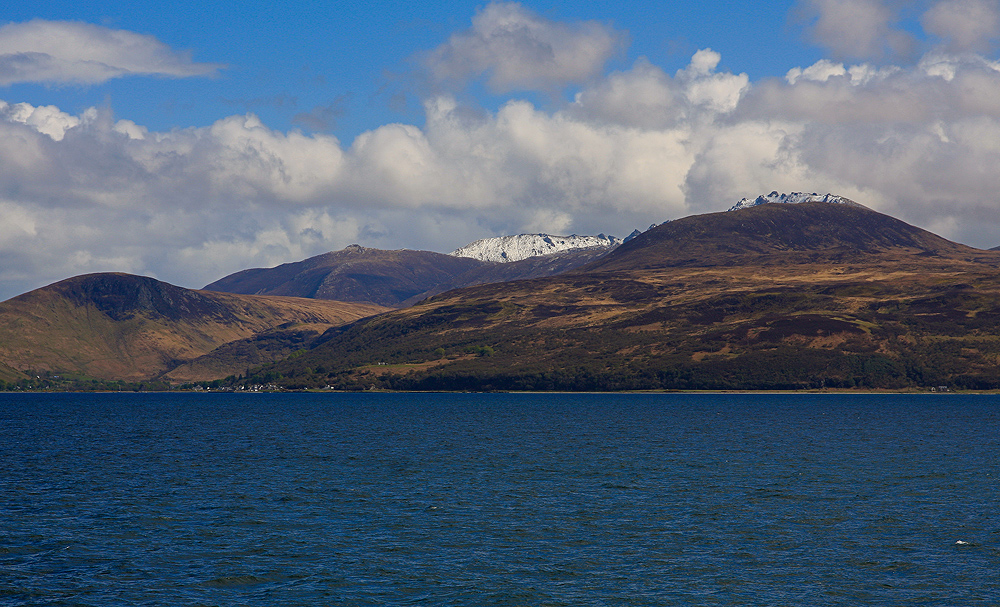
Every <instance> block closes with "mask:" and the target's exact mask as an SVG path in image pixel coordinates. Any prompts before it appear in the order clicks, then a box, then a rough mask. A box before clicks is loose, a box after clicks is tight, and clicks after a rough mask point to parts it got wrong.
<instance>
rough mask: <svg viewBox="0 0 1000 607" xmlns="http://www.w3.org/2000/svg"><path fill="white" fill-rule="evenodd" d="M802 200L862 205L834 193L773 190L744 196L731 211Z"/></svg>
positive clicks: (794, 202) (796, 202)
mask: <svg viewBox="0 0 1000 607" xmlns="http://www.w3.org/2000/svg"><path fill="white" fill-rule="evenodd" d="M802 202H829V203H831V204H848V205H853V206H861V205H859V204H858V203H856V202H854V201H853V200H850V199H847V198H844V197H843V196H836V195H834V194H817V193H816V192H813V193H811V194H807V193H805V192H792V193H791V194H779V193H777V192H771V193H770V194H768V195H767V196H758V197H757V198H753V199H750V198H743V199H742V200H740V201H739V202H737V203H736V204H735V205H733V208H731V209H729V210H730V211H739V210H742V209H749V208H750V207H755V206H758V205H762V204H799V203H802Z"/></svg>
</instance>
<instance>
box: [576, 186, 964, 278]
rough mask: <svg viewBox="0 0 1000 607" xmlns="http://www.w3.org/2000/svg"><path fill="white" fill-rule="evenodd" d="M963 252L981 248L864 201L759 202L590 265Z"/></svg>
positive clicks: (637, 266)
mask: <svg viewBox="0 0 1000 607" xmlns="http://www.w3.org/2000/svg"><path fill="white" fill-rule="evenodd" d="M744 200H745V199H744ZM968 251H978V249H971V248H970V247H966V246H964V245H960V244H957V243H954V242H951V241H949V240H946V239H944V238H941V237H940V236H937V235H935V234H932V233H930V232H928V231H926V230H922V229H920V228H917V227H914V226H912V225H909V224H907V223H905V222H903V221H900V220H898V219H895V218H893V217H890V216H888V215H883V214H881V213H876V212H875V211H872V210H870V209H868V208H866V207H863V206H861V205H857V204H852V205H846V204H828V203H822V202H803V203H799V204H795V205H789V204H765V205H758V206H753V207H746V208H745V209H743V210H740V211H739V212H731V211H729V212H723V213H710V214H706V215H694V216H691V217H686V218H683V219H678V220H675V221H671V222H667V223H665V224H662V225H660V226H657V227H656V228H654V229H652V230H649V231H647V232H645V233H643V234H642V236H640V237H638V238H635V239H633V240H632V241H630V242H628V243H625V244H623V245H622V246H620V247H619V248H618V249H616V250H615V251H614V252H613V253H611V254H609V255H607V256H605V257H603V258H601V259H600V260H599V261H597V262H595V263H593V264H591V265H590V266H587V269H590V270H603V271H610V270H642V269H654V268H665V267H684V266H687V267H713V266H726V265H768V266H769V265H785V264H789V263H811V262H819V261H826V262H830V263H838V262H846V261H851V260H863V259H866V258H868V257H870V256H872V255H885V254H888V253H894V254H898V255H907V254H920V255H924V256H928V255H931V256H933V255H941V254H948V253H958V252H968Z"/></svg>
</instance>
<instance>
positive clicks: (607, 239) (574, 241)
mask: <svg viewBox="0 0 1000 607" xmlns="http://www.w3.org/2000/svg"><path fill="white" fill-rule="evenodd" d="M621 243H622V239H620V238H616V237H614V236H605V235H604V234H598V235H597V236H577V235H576V234H571V235H570V236H553V235H551V234H518V235H516V236H498V237H496V238H483V239H482V240H477V241H475V242H472V243H469V244H467V245H465V246H464V247H461V248H459V249H456V250H454V251H452V252H451V253H449V255H452V256H454V257H471V258H473V259H478V260H480V261H492V262H500V263H506V262H512V261H521V260H522V259H528V258H529V257H539V256H541V255H551V254H553V253H561V252H563V251H572V250H577V249H613V248H615V247H617V246H618V245H620V244H621Z"/></svg>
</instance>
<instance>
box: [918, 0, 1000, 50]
mask: <svg viewBox="0 0 1000 607" xmlns="http://www.w3.org/2000/svg"><path fill="white" fill-rule="evenodd" d="M998 4H1000V3H998V2H997V1H996V0H944V1H942V2H938V3H936V4H934V5H933V6H932V7H931V8H930V9H929V10H928V11H927V12H926V13H924V15H923V17H922V18H921V23H922V24H923V27H924V30H926V31H927V32H929V33H931V34H933V35H935V36H938V37H939V38H941V39H942V40H944V41H945V43H946V45H947V47H948V50H950V51H958V52H968V51H974V52H986V51H988V50H989V49H990V47H991V46H992V42H993V41H994V40H995V39H996V37H997V35H998V34H1000V5H998Z"/></svg>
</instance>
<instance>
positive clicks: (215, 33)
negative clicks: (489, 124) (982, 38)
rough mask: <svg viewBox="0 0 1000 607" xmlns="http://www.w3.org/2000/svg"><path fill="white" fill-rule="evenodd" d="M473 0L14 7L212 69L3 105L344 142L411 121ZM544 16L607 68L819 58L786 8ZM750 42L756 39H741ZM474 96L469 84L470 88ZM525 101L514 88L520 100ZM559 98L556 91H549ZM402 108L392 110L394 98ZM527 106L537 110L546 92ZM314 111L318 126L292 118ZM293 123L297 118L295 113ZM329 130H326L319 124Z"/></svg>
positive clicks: (587, 10) (635, 6)
mask: <svg viewBox="0 0 1000 607" xmlns="http://www.w3.org/2000/svg"><path fill="white" fill-rule="evenodd" d="M484 6H485V3H484V2H482V1H456V2H419V3H416V2H385V1H375V2H357V3H355V2H343V3H328V4H326V5H319V4H317V3H292V4H289V5H285V6H280V7H278V5H275V4H274V3H273V2H239V3H233V2H190V1H187V0H181V1H178V2H170V3H166V2H100V3H89V4H85V5H81V4H80V3H78V2H61V1H60V2H45V3H38V2H20V1H17V2H14V3H13V5H8V6H7V7H6V8H5V9H4V10H3V12H2V14H0V19H2V20H3V21H4V22H25V21H30V20H31V19H46V20H52V21H59V20H69V21H80V22H85V23H91V24H97V25H102V26H105V27H108V28H113V29H122V30H128V31H132V32H136V33H141V34H147V35H151V36H153V37H155V38H156V39H157V40H159V41H161V42H163V43H164V44H166V45H167V46H169V47H171V48H173V49H177V50H179V51H186V52H190V53H191V56H192V59H193V60H194V61H195V62H200V63H211V64H218V65H221V66H225V67H222V68H220V69H219V70H218V73H217V75H216V76H215V77H213V78H157V77H153V78H116V79H113V80H109V81H107V82H105V83H101V84H99V85H92V86H80V85H73V84H59V83H21V84H17V85H14V86H10V87H8V88H7V90H6V91H3V94H4V95H5V98H7V99H8V100H13V99H16V100H17V101H26V102H28V103H32V104H33V105H50V104H53V105H56V106H58V107H60V108H61V109H63V110H64V111H67V112H70V113H80V112H82V111H84V110H85V109H86V108H88V107H92V106H101V105H110V107H111V108H112V109H113V110H114V112H115V115H116V116H118V117H121V118H127V119H130V120H132V121H134V122H137V123H139V124H142V125H145V126H147V127H149V128H150V129H154V130H158V131H159V130H169V129H171V128H185V127H189V126H205V125H208V124H211V123H212V122H214V121H215V120H218V119H220V118H223V117H225V116H228V115H231V114H234V113H245V112H248V111H249V112H254V113H255V114H257V115H259V116H260V117H261V118H262V119H263V120H264V121H265V122H266V123H267V124H268V125H269V126H271V127H273V128H278V129H286V130H287V129H292V128H300V129H303V130H324V131H326V132H331V133H333V134H335V135H337V137H339V138H341V139H342V140H346V141H350V140H351V139H353V138H354V137H355V136H356V135H357V134H359V133H361V132H363V131H365V130H369V129H372V128H375V127H377V126H379V125H380V124H384V123H386V122H394V121H406V122H409V123H419V122H420V121H422V119H423V112H422V110H421V104H420V95H419V92H418V91H416V90H413V89H414V87H416V86H417V83H416V82H414V79H415V78H419V74H414V62H415V61H416V58H417V57H419V55H420V54H421V53H423V52H426V51H428V50H429V49H433V48H434V47H436V46H438V45H440V44H441V43H442V42H444V41H445V40H446V39H447V38H448V36H449V35H450V34H452V33H453V32H455V31H459V30H462V29H465V28H467V27H468V25H469V21H470V20H471V18H472V16H473V15H474V14H475V12H476V11H477V10H478V9H481V8H483V7H484ZM525 6H530V8H531V9H532V10H534V11H535V12H537V13H538V14H539V15H542V16H544V17H547V18H550V19H553V20H556V21H567V22H572V21H581V20H582V21H588V20H595V21H598V22H600V23H603V24H607V25H609V26H611V27H614V28H615V29H617V30H620V31H622V32H624V33H625V35H626V41H625V43H624V44H623V45H622V49H621V52H619V53H616V54H615V55H614V56H613V57H612V58H611V59H610V60H609V61H608V65H607V67H608V68H611V69H613V68H627V67H628V66H629V65H631V63H632V62H633V61H634V60H635V59H636V58H637V57H647V58H648V59H649V60H650V61H651V62H653V63H654V64H656V65H659V66H662V67H664V69H667V70H668V71H670V72H673V71H676V70H677V69H680V68H683V67H684V66H685V65H686V64H687V62H688V61H689V59H690V57H691V55H692V54H693V53H694V52H695V51H697V50H699V49H701V48H706V47H710V48H712V49H714V50H716V51H718V52H719V53H720V54H722V56H723V58H724V62H723V64H722V65H723V67H724V68H725V69H729V70H732V71H735V72H746V73H747V74H749V75H750V76H751V77H752V78H755V79H759V78H764V77H772V76H779V77H780V76H783V75H784V74H785V72H786V71H787V70H788V66H789V65H790V64H795V65H800V64H811V63H812V62H814V61H816V60H817V59H819V58H821V57H822V52H821V51H820V49H818V48H816V47H815V46H814V45H810V44H808V43H807V42H806V41H807V36H806V35H805V34H804V31H803V28H802V27H801V25H802V24H801V23H797V20H796V19H795V18H794V16H790V15H789V13H790V9H791V8H792V7H793V3H791V2H771V3H768V2H762V3H740V2H736V3H734V2H720V1H705V2H700V3H692V2H655V1H646V2H626V3H623V4H622V5H612V4H607V5H603V6H595V5H593V4H592V3H584V2H573V3H570V2H538V3H529V4H526V5H525ZM754 38H756V39H757V40H759V42H754ZM472 89H476V87H474V86H473V87H472ZM475 92H478V95H477V101H478V102H480V103H482V104H484V105H485V106H487V107H496V106H498V105H499V104H500V103H502V102H503V101H504V100H505V98H506V97H504V96H495V95H489V94H487V93H486V92H485V91H483V90H482V87H479V90H478V91H475ZM521 92H522V93H525V92H526V91H521ZM560 92H561V93H563V94H564V96H565V94H567V91H560ZM404 99H405V104H401V102H402V101H403V100H404ZM533 99H535V100H536V101H539V102H541V103H545V102H548V101H549V99H548V98H547V97H546V96H540V95H535V96H533ZM317 108H320V109H321V110H322V109H323V108H330V109H332V112H327V113H325V114H324V113H323V112H322V111H320V112H317V118H320V120H318V121H310V120H308V119H304V118H303V117H302V116H301V115H302V114H309V113H310V112H313V111H314V110H316V109H317ZM297 116H298V118H297ZM324 117H325V121H326V122H327V123H328V124H327V125H325V126H326V128H324V125H323V124H321V123H322V122H324V120H323V119H324Z"/></svg>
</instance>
